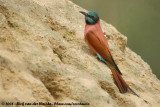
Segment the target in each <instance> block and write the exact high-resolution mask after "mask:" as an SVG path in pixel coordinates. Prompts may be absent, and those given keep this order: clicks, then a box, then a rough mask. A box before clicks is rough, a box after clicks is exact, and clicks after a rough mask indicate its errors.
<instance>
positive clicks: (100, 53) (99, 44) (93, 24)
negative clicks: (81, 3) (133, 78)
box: [80, 11, 150, 104]
mask: <svg viewBox="0 0 160 107" xmlns="http://www.w3.org/2000/svg"><path fill="white" fill-rule="evenodd" d="M80 13H82V14H83V15H84V16H85V22H86V24H85V31H84V39H85V42H86V44H87V45H88V47H89V48H90V49H91V50H92V51H93V53H95V54H96V55H97V57H98V59H99V60H100V61H102V62H104V63H105V64H106V65H107V66H108V67H109V68H110V70H111V72H112V74H113V78H114V80H115V83H116V85H117V87H118V89H119V91H120V93H126V92H127V91H128V90H130V91H131V92H132V93H133V94H134V95H136V96H137V97H139V98H141V97H140V96H139V95H138V94H137V93H135V92H134V91H133V90H132V89H131V88H130V87H129V85H128V84H127V83H126V82H125V80H124V79H123V78H122V76H121V75H122V73H121V71H120V70H119V68H118V66H117V65H116V63H115V61H114V59H113V57H112V54H111V51H110V48H109V44H108V42H107V39H106V37H105V36H104V33H103V31H102V28H101V26H100V19H99V16H98V14H97V13H96V12H93V11H89V12H88V13H86V12H83V11H80ZM142 99H143V98H142ZM143 100H144V99H143ZM144 102H146V103H148V104H150V103H149V102H148V101H146V100H144Z"/></svg>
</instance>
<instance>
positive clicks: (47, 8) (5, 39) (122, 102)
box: [0, 0, 160, 107]
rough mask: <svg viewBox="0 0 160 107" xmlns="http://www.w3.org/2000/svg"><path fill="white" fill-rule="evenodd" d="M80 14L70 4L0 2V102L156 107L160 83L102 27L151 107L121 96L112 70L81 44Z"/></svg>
mask: <svg viewBox="0 0 160 107" xmlns="http://www.w3.org/2000/svg"><path fill="white" fill-rule="evenodd" d="M79 10H84V9H82V8H81V7H79V6H77V5H75V4H73V3H72V2H70V1H68V0H0V102H9V101H11V102H14V103H16V102H37V103H38V102H52V103H54V102H64V103H70V102H71V103H72V102H74V103H79V102H82V103H89V104H90V106H87V105H85V106H84V107H112V106H124V107H125V106H126V107H136V106H137V107H142V106H145V107H147V106H153V107H155V106H157V107H158V106H159V105H160V81H159V80H158V79H157V78H156V76H155V75H154V74H152V70H151V68H150V66H149V65H148V64H147V63H146V62H144V61H143V60H142V59H141V57H140V56H138V55H137V54H136V53H134V52H133V51H131V50H130V49H129V48H127V47H126V43H127V38H126V37H125V36H123V35H122V34H120V33H119V32H118V31H117V30H116V29H115V28H114V27H113V26H112V25H110V24H107V23H106V22H104V21H101V26H102V28H103V31H104V33H105V34H106V37H107V39H108V41H109V45H110V48H111V51H112V54H113V57H114V59H115V62H116V63H117V65H118V66H119V68H120V70H121V72H122V73H123V78H124V79H125V80H126V82H127V83H128V84H129V85H130V87H131V88H132V89H133V90H134V91H135V92H136V93H137V94H138V95H140V96H141V97H142V98H143V99H145V100H147V101H148V102H149V103H150V104H146V103H145V102H144V101H143V100H142V99H141V98H138V97H137V96H135V95H133V94H132V93H129V92H128V93H126V94H120V93H119V90H118V89H117V87H116V85H115V84H114V81H113V78H112V75H111V71H110V69H109V68H108V67H107V66H106V65H104V64H103V63H101V62H100V61H98V60H97V59H96V56H95V55H94V54H93V53H92V52H91V51H90V50H89V49H88V47H87V46H86V44H85V43H84V41H83V32H84V24H85V22H84V16H83V15H81V14H79ZM84 11H85V10H84ZM14 106H15V105H14ZM74 106H75V105H74ZM58 107H59V106H58ZM62 107H65V106H62ZM68 107H69V106H68ZM78 107H83V106H82V105H81V106H78Z"/></svg>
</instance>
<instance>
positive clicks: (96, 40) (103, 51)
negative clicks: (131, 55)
mask: <svg viewBox="0 0 160 107" xmlns="http://www.w3.org/2000/svg"><path fill="white" fill-rule="evenodd" d="M85 41H86V43H87V44H88V46H89V48H90V49H91V50H92V51H93V52H94V53H99V54H100V55H101V56H102V57H103V58H104V59H105V60H106V61H107V62H108V63H109V64H110V66H112V67H113V68H114V69H116V70H117V71H118V72H119V73H120V74H122V73H121V72H120V70H119V68H118V67H117V65H116V64H115V62H114V60H113V58H112V55H111V52H110V50H109V47H108V44H107V43H106V42H105V41H104V40H103V38H100V36H97V35H96V34H95V33H94V32H92V31H90V32H88V33H87V34H86V36H85Z"/></svg>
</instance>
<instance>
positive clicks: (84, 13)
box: [79, 11, 88, 16]
mask: <svg viewBox="0 0 160 107" xmlns="http://www.w3.org/2000/svg"><path fill="white" fill-rule="evenodd" d="M79 12H80V13H82V14H83V15H85V16H88V14H87V13H86V12H83V11H79Z"/></svg>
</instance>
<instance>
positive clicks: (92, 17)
mask: <svg viewBox="0 0 160 107" xmlns="http://www.w3.org/2000/svg"><path fill="white" fill-rule="evenodd" d="M88 17H90V18H91V19H93V20H94V21H95V22H96V19H95V18H94V16H91V15H88Z"/></svg>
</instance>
